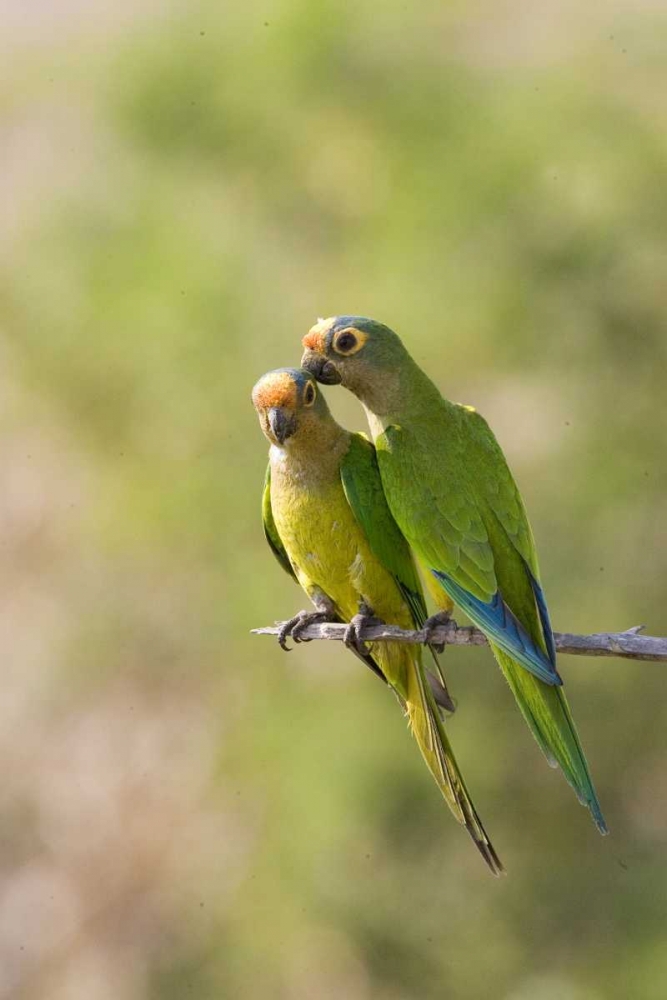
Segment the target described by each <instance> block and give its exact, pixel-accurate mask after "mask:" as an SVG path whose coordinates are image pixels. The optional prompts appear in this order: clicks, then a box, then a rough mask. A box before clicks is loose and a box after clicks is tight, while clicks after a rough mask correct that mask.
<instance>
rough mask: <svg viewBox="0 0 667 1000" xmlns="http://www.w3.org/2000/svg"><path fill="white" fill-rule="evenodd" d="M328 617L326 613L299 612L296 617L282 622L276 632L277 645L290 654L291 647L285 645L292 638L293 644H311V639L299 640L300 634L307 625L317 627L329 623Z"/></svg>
mask: <svg viewBox="0 0 667 1000" xmlns="http://www.w3.org/2000/svg"><path fill="white" fill-rule="evenodd" d="M330 620H331V618H330V615H329V614H328V612H326V611H299V613H298V615H295V616H294V618H290V620H289V621H287V622H283V624H282V625H281V626H280V629H279V630H278V645H279V646H280V648H281V649H284V650H285V652H286V653H290V652H291V647H290V646H288V645H287V640H288V639H289V638H290V636H291V637H292V639H293V640H294V642H296V643H298V642H312V639H305V638H303V639H302V638H301V634H302V633H303V632H304V631H305V629H307V628H308V626H309V625H319V624H320V623H321V622H328V621H330Z"/></svg>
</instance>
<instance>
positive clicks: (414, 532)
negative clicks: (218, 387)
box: [302, 316, 607, 833]
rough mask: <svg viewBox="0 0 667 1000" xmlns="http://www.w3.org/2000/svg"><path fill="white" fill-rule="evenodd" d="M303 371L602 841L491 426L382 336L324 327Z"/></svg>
mask: <svg viewBox="0 0 667 1000" xmlns="http://www.w3.org/2000/svg"><path fill="white" fill-rule="evenodd" d="M303 343H304V347H305V348H306V351H305V354H304V356H303V360H302V364H303V366H304V368H305V369H307V370H308V371H310V372H312V373H313V374H314V375H315V377H316V378H317V379H318V380H319V381H320V382H323V383H325V384H331V385H333V384H338V383H340V384H342V385H344V386H345V387H346V388H348V389H350V390H351V391H352V392H353V393H354V394H355V395H356V396H357V397H358V398H359V400H360V401H361V403H362V404H363V406H364V408H365V410H366V414H367V417H368V421H369V424H370V429H371V433H372V436H373V439H374V441H375V447H376V449H377V458H378V464H379V468H380V474H381V477H382V485H383V487H384V492H385V495H386V498H387V502H388V504H389V507H390V509H391V512H392V514H393V516H394V519H395V520H396V522H397V524H398V526H399V527H400V529H401V531H402V533H403V535H404V536H405V538H406V539H407V540H408V542H409V543H410V545H411V546H412V549H413V551H414V552H415V553H416V555H417V558H418V559H419V561H420V563H421V564H422V566H424V567H426V568H427V570H428V571H430V573H431V575H432V577H433V578H434V579H435V580H436V581H437V583H438V584H439V585H440V587H441V588H442V591H443V592H444V594H446V595H447V598H448V599H449V600H450V601H454V602H455V603H456V604H457V605H459V607H461V608H462V609H463V610H464V611H465V613H466V614H467V615H468V616H469V617H470V618H471V619H472V621H473V622H474V623H475V624H476V625H477V626H478V627H479V628H480V629H482V630H483V631H484V632H485V633H486V635H487V637H488V639H489V643H490V645H491V649H492V650H493V653H494V655H495V657H496V659H497V660H498V663H499V664H500V668H501V670H502V671H503V673H504V675H505V677H506V679H507V681H508V683H509V686H510V688H511V690H512V693H513V694H514V697H515V698H516V700H517V703H518V705H519V708H520V709H521V712H522V713H523V716H524V718H525V720H526V722H527V723H528V725H529V727H530V729H531V731H532V733H533V735H534V736H535V739H536V740H537V742H538V744H539V746H540V747H541V748H542V750H543V751H544V753H545V755H546V757H547V760H548V761H549V763H550V764H551V765H552V766H554V767H555V766H556V765H557V764H559V765H560V767H561V768H562V770H563V773H564V774H565V777H566V778H567V780H568V781H569V782H570V784H571V785H572V787H573V788H574V790H575V792H576V793H577V796H578V798H579V800H580V801H581V802H582V803H583V804H584V805H586V806H587V807H588V808H589V809H590V811H591V814H592V816H593V819H594V821H595V823H596V825H597V827H598V829H599V830H600V832H601V833H606V832H607V827H606V824H605V821H604V818H603V816H602V812H601V810H600V805H599V803H598V799H597V796H596V793H595V789H594V787H593V782H592V779H591V776H590V772H589V769H588V765H587V763H586V758H585V756H584V752H583V750H582V748H581V743H580V742H579V737H578V735H577V731H576V729H575V725H574V722H573V719H572V715H571V713H570V708H569V706H568V703H567V700H566V698H565V694H564V692H563V689H562V686H561V685H562V681H561V678H560V676H559V674H558V672H557V670H556V651H555V647H554V642H553V634H552V630H551V624H550V621H549V613H548V611H547V605H546V601H545V597H544V592H543V590H542V587H541V584H540V574H539V569H538V564H537V555H536V552H535V543H534V541H533V536H532V532H531V529H530V525H529V523H528V518H527V515H526V511H525V508H524V505H523V501H522V499H521V495H520V494H519V490H518V488H517V486H516V483H515V482H514V479H513V478H512V474H511V472H510V470H509V468H508V466H507V462H506V460H505V456H504V455H503V453H502V451H501V449H500V446H499V444H498V442H497V441H496V439H495V437H494V435H493V433H492V431H491V430H490V428H489V426H488V424H487V423H486V421H485V420H484V418H483V417H481V416H480V415H479V414H478V413H477V412H476V411H475V410H474V409H473V408H472V407H469V406H460V405H458V404H456V403H451V402H449V401H448V400H446V399H444V398H443V397H442V396H441V394H440V392H439V391H438V389H437V387H436V386H435V385H434V384H433V382H432V381H431V380H430V379H429V378H428V376H427V375H426V374H425V373H424V372H423V371H422V370H421V368H419V366H418V365H417V364H416V363H415V361H414V360H413V359H412V358H411V357H410V355H409V354H408V352H407V350H406V349H405V347H404V346H403V344H402V342H401V340H400V339H399V338H398V336H397V335H396V334H395V333H394V332H393V331H392V330H390V329H389V328H388V327H386V326H383V325H382V324H381V323H377V322H375V321H374V320H370V319H366V318H363V317H360V316H338V317H334V318H332V319H327V320H320V321H319V322H318V323H317V324H316V325H315V326H314V327H313V328H312V329H311V330H310V332H309V333H308V334H307V336H306V337H305V338H304V341H303Z"/></svg>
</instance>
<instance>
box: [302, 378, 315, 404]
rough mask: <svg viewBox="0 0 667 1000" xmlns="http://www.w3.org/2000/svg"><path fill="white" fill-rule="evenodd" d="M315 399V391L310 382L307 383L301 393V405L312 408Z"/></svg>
mask: <svg viewBox="0 0 667 1000" xmlns="http://www.w3.org/2000/svg"><path fill="white" fill-rule="evenodd" d="M316 397H317V391H316V389H315V386H314V385H313V383H312V382H308V384H307V385H306V388H305V389H304V391H303V405H304V406H312V405H313V403H314V402H315V399H316Z"/></svg>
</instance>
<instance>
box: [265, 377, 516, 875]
mask: <svg viewBox="0 0 667 1000" xmlns="http://www.w3.org/2000/svg"><path fill="white" fill-rule="evenodd" d="M252 400H253V404H254V406H255V409H256V410H257V413H258V415H259V421H260V425H261V428H262V430H263V432H264V434H265V435H266V437H267V438H268V440H269V441H270V443H271V448H270V451H269V468H268V471H267V476H266V481H265V488H264V495H263V503H262V514H263V521H264V530H265V534H266V537H267V540H268V542H269V545H270V547H271V549H272V550H273V553H274V555H275V556H276V557H277V559H278V561H279V562H280V564H281V565H282V567H283V568H284V569H285V570H286V571H287V572H288V573H290V574H291V575H292V576H293V577H294V578H295V580H297V581H298V583H300V584H301V586H302V587H303V589H304V590H305V592H306V594H307V595H308V597H309V598H310V599H311V601H312V603H313V604H314V606H315V608H316V611H315V612H314V613H312V612H311V613H309V612H306V611H302V612H301V613H300V614H299V615H297V616H296V617H295V618H293V619H292V620H291V621H290V622H289V623H288V624H287V626H286V627H285V628H284V629H283V633H282V635H281V641H282V643H284V641H285V639H286V638H287V636H288V634H291V635H292V637H293V638H294V639H295V640H296V641H299V636H300V633H301V632H302V631H303V629H304V627H305V626H306V625H307V624H308V623H310V622H312V621H317V620H329V621H331V620H333V621H336V620H338V621H343V622H348V623H350V625H349V626H348V637H347V641H348V644H349V645H350V646H351V647H352V648H356V649H357V652H358V654H359V655H361V656H362V658H364V659H365V660H366V662H367V663H368V664H369V666H371V667H372V669H374V670H375V671H376V672H377V673H379V674H380V675H381V676H382V677H383V678H384V679H385V680H386V681H387V682H388V684H389V685H390V687H391V688H392V689H393V691H394V692H395V694H396V696H397V697H398V700H399V702H400V704H401V705H402V706H403V708H404V710H405V712H406V714H407V717H408V720H409V724H410V728H411V729H412V732H413V734H414V736H415V738H416V740H417V743H418V744H419V748H420V750H421V752H422V754H423V756H424V760H425V761H426V764H427V765H428V768H429V770H430V771H431V773H432V775H433V777H434V778H435V780H436V782H437V784H438V787H439V788H440V791H441V792H442V794H443V796H444V797H445V799H446V801H447V804H448V805H449V808H450V809H451V811H452V812H453V814H454V816H455V817H456V819H457V820H458V821H459V823H462V824H463V825H464V826H465V827H466V829H467V830H468V833H469V834H470V836H471V837H472V839H473V841H474V842H475V844H476V846H477V848H478V849H479V851H480V853H481V854H482V857H483V858H484V860H485V861H486V863H487V865H488V866H489V868H490V869H491V871H492V872H493V873H494V874H496V875H497V874H500V873H501V872H502V870H503V869H502V865H501V863H500V861H499V859H498V856H497V854H496V852H495V850H494V848H493V846H492V845H491V842H490V840H489V838H488V836H487V834H486V831H485V830H484V827H483V825H482V822H481V820H480V818H479V816H478V815H477V812H476V810H475V807H474V805H473V803H472V801H471V798H470V795H469V793H468V790H467V788H466V785H465V782H464V780H463V777H462V775H461V772H460V770H459V767H458V764H457V762H456V759H455V758H454V755H453V753H452V749H451V746H450V744H449V740H448V737H447V734H446V732H445V726H444V722H443V719H442V717H441V714H440V710H439V708H438V705H437V703H436V696H437V694H438V692H440V695H441V696H442V697H441V699H440V700H441V701H444V702H446V701H447V696H446V689H444V688H443V686H442V684H441V683H440V682H439V681H438V680H437V679H436V678H435V677H431V675H430V674H429V673H428V671H426V670H425V668H424V666H423V663H422V648H421V646H417V645H405V644H400V643H389V642H375V643H373V644H372V645H371V646H369V647H368V648H366V647H365V646H363V645H362V644H361V643H360V642H359V638H358V635H357V633H358V631H359V626H360V624H361V623H363V622H364V621H366V620H367V619H368V618H369V617H371V616H372V615H377V616H379V617H380V618H381V619H382V620H383V621H387V622H392V623H393V624H396V625H400V626H402V627H403V628H418V627H420V626H421V624H422V623H423V622H424V620H425V618H426V606H425V603H424V598H423V594H422V590H421V586H420V582H419V578H418V575H417V571H416V568H415V564H414V562H413V559H412V556H411V553H410V549H409V547H408V545H407V543H406V541H405V539H404V538H403V537H402V535H401V533H400V531H399V530H398V528H397V526H396V523H395V521H394V519H393V518H392V516H391V513H390V511H389V508H388V506H387V503H386V500H385V498H384V493H383V491H382V482H381V480H380V473H379V470H378V466H377V460H376V455H375V449H374V447H373V445H372V444H371V442H370V441H369V440H368V439H367V438H365V437H364V436H363V435H361V434H351V433H349V432H348V431H346V430H344V429H343V428H342V427H341V426H340V425H339V424H337V423H336V421H335V420H334V418H333V417H332V415H331V413H330V411H329V408H328V406H327V404H326V401H325V399H324V396H323V395H322V393H321V392H320V390H319V387H318V385H317V382H316V381H315V379H314V378H313V376H312V375H309V374H308V372H305V371H302V370H298V369H290V368H285V369H280V370H277V371H272V372H269V373H268V374H266V375H264V376H263V377H262V378H261V379H260V380H259V382H257V384H256V385H255V387H254V389H253V393H252Z"/></svg>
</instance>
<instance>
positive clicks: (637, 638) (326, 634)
mask: <svg viewBox="0 0 667 1000" xmlns="http://www.w3.org/2000/svg"><path fill="white" fill-rule="evenodd" d="M282 624H283V622H277V623H276V625H275V626H271V627H267V628H255V629H253V630H252V631H253V633H254V634H255V635H278V632H279V630H280V626H281V625H282ZM643 628H644V626H643V625H636V626H635V627H634V628H629V629H626V631H625V632H598V633H595V634H594V635H570V633H568V632H555V633H554V639H555V640H556V649H557V650H558V651H559V653H572V654H573V655H575V656H620V657H624V658H625V659H628V660H654V661H657V662H667V638H661V637H659V636H652V635H640V634H639V633H640V632H641V630H642V629H643ZM344 635H345V625H340V624H338V623H334V622H324V623H323V624H318V625H309V626H308V627H307V628H305V629H304V630H303V632H302V633H301V638H302V639H308V640H310V639H328V640H335V641H338V642H340V641H342V639H343V636H344ZM360 637H361V639H363V640H364V641H365V642H377V641H378V640H379V639H391V641H392V642H407V643H424V642H426V641H427V636H426V633H425V632H423V631H416V632H412V631H407V630H405V629H402V628H398V626H396V625H367V626H363V627H362V628H361V629H360ZM428 640H430V641H431V642H436V643H445V644H446V645H449V646H485V645H486V643H487V638H486V636H485V635H484V633H483V632H480V631H479V629H476V628H472V627H468V626H465V627H462V626H459V625H457V624H456V622H454V621H450V622H448V624H447V625H440V626H438V628H436V629H434V630H433V632H432V633H431V635H430V636H429V637H428Z"/></svg>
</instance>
